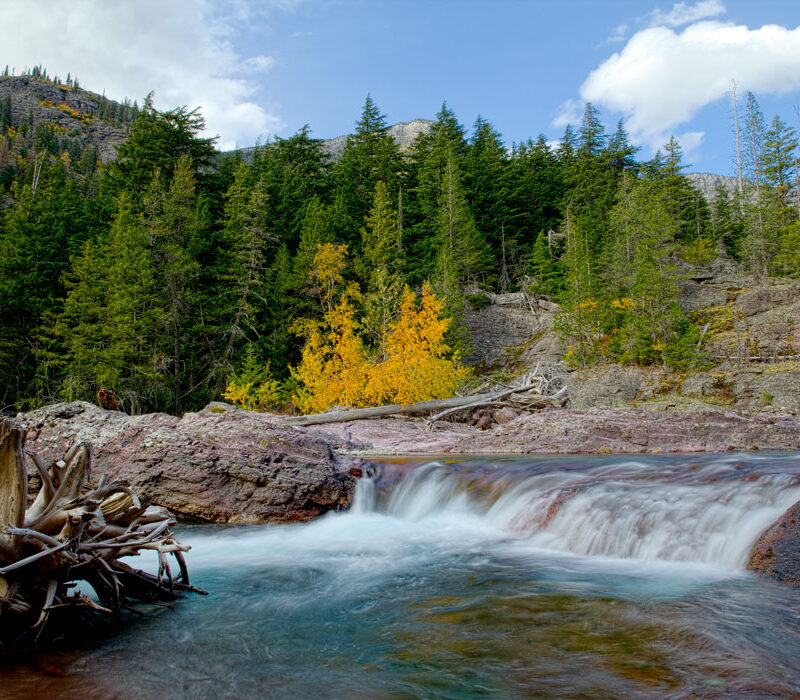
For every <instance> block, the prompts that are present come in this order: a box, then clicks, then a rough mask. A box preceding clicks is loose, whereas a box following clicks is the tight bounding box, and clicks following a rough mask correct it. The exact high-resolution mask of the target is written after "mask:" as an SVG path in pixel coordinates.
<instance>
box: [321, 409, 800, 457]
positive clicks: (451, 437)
mask: <svg viewBox="0 0 800 700" xmlns="http://www.w3.org/2000/svg"><path fill="white" fill-rule="evenodd" d="M308 430H311V429H310V428H309V429H308ZM317 432H319V433H321V434H323V435H326V436H328V437H329V438H330V439H333V440H334V441H336V442H338V443H339V445H340V448H339V449H341V450H343V451H344V452H346V453H348V454H352V455H361V456H373V455H401V454H660V453H694V452H699V453H713V452H729V451H740V450H745V451H746V450H795V449H800V422H798V420H797V418H796V417H795V416H792V415H789V414H787V415H775V414H767V413H763V414H756V415H746V414H742V413H736V412H733V411H723V410H713V409H711V407H698V408H695V409H694V410H687V409H683V410H674V409H670V408H667V409H666V410H663V409H662V410H654V409H650V410H648V409H642V408H594V409H554V410H544V411H539V412H536V413H526V414H522V415H519V416H517V417H516V418H513V419H512V420H511V421H510V422H507V423H504V424H502V425H494V426H493V427H492V428H491V429H489V430H485V431H484V430H479V429H478V428H475V427H471V426H468V425H466V424H464V423H445V422H441V421H440V422H437V423H436V425H435V426H434V428H433V430H430V431H429V430H428V429H427V426H426V423H425V421H424V420H414V419H409V418H384V419H379V420H361V421H350V422H343V423H331V424H327V425H324V426H320V427H319V428H318V429H317Z"/></svg>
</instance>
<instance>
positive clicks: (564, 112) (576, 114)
mask: <svg viewBox="0 0 800 700" xmlns="http://www.w3.org/2000/svg"><path fill="white" fill-rule="evenodd" d="M583 109H584V103H583V102H581V101H580V100H572V99H570V100H565V101H564V102H562V103H561V106H560V107H559V108H558V112H557V113H556V116H555V118H554V119H553V126H555V127H564V126H566V125H567V124H575V123H577V122H579V121H580V120H581V116H582V115H583Z"/></svg>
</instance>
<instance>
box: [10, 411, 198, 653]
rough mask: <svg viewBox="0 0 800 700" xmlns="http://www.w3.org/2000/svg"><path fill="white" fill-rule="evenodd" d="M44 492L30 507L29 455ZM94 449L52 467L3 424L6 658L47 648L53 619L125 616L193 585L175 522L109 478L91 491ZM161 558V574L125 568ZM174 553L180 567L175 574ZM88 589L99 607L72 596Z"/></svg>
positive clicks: (74, 450)
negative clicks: (142, 558) (141, 558)
mask: <svg viewBox="0 0 800 700" xmlns="http://www.w3.org/2000/svg"><path fill="white" fill-rule="evenodd" d="M23 455H27V456H28V457H30V459H31V461H32V464H33V466H34V467H35V469H36V471H37V472H38V474H39V478H40V479H41V488H40V489H39V493H38V495H37V496H36V497H35V499H33V502H32V503H31V504H30V505H29V506H27V507H26V504H27V486H28V478H27V474H26V471H25V463H24V456H23ZM90 474H91V447H90V446H89V445H88V444H86V443H77V444H75V445H73V446H72V447H71V448H70V449H69V451H68V452H67V454H66V455H64V456H63V458H61V459H59V460H56V461H55V462H53V463H52V464H50V465H49V466H47V465H45V464H44V462H43V460H42V459H41V458H40V457H39V456H38V455H37V454H35V453H33V452H25V451H24V437H23V434H22V431H21V430H20V428H19V427H18V426H16V425H15V424H14V423H12V422H11V421H8V420H6V419H5V418H0V652H1V651H3V650H5V649H7V648H9V647H11V646H16V645H17V644H20V643H24V644H32V643H33V644H35V643H37V642H39V641H41V640H42V639H43V638H44V637H43V632H44V630H45V629H46V628H47V627H48V625H49V623H50V619H51V616H52V615H53V614H55V615H61V616H62V618H63V617H64V615H65V614H66V613H67V612H69V611H72V612H74V611H77V610H81V611H86V610H89V611H93V612H102V613H112V612H119V611H120V610H121V609H123V608H125V607H128V606H129V605H131V604H132V603H134V602H136V601H141V600H151V601H154V600H155V601H158V600H161V601H164V600H174V599H175V598H176V597H178V596H180V595H181V592H183V591H189V590H192V591H196V592H199V593H202V591H200V590H199V589H196V588H193V587H192V586H191V585H190V584H189V575H188V572H187V569H186V563H185V561H184V559H183V552H185V551H187V550H188V549H189V547H188V546H187V545H182V544H180V543H179V542H178V541H177V540H175V538H174V536H173V535H172V532H171V530H170V528H171V526H172V525H173V524H174V523H175V521H174V520H173V519H172V518H171V516H170V514H169V513H168V512H167V511H165V510H164V509H161V508H153V507H150V508H148V507H146V505H144V504H142V503H141V502H140V500H139V498H138V497H137V495H136V493H134V491H133V490H132V489H131V488H130V486H129V485H128V484H127V482H124V481H109V480H107V479H105V478H104V479H102V480H101V481H100V483H99V484H98V485H97V486H96V487H94V488H91V487H90V486H89V477H90ZM148 549H150V550H154V551H155V552H157V556H158V562H159V571H158V575H153V574H149V573H146V572H144V571H138V570H136V569H133V568H131V567H130V566H129V565H128V564H126V563H124V562H122V561H119V559H120V558H121V557H126V556H133V555H136V554H139V553H140V552H141V551H142V550H148ZM167 555H171V556H172V557H173V558H174V560H175V562H176V563H177V565H178V574H177V576H173V573H172V569H171V567H170V564H169V561H168V558H167ZM78 581H85V582H86V583H88V584H89V585H90V586H91V587H92V588H93V589H94V591H95V593H96V594H97V601H98V602H95V601H93V600H91V599H90V598H88V597H86V596H85V595H82V594H81V593H79V592H77V591H76V590H73V589H74V585H75V583H76V582H78Z"/></svg>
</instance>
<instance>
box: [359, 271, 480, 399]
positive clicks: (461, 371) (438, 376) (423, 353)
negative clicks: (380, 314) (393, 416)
mask: <svg viewBox="0 0 800 700" xmlns="http://www.w3.org/2000/svg"><path fill="white" fill-rule="evenodd" d="M443 307H444V302H443V301H442V300H440V299H438V298H437V297H436V296H435V295H434V294H433V293H432V291H431V288H430V286H429V285H427V284H426V285H425V286H424V287H423V288H422V293H421V295H420V298H419V300H417V296H416V295H415V294H414V293H413V292H412V291H411V290H410V289H409V288H408V287H407V286H406V288H405V289H404V291H403V301H402V304H401V306H400V314H399V316H398V319H397V321H396V322H395V323H394V324H393V325H392V327H391V330H390V332H389V335H388V336H387V339H386V359H385V360H384V361H383V362H381V363H380V364H378V365H376V366H374V367H373V368H372V371H371V373H370V380H369V383H368V385H367V398H368V400H369V402H370V403H383V402H387V401H388V402H394V403H400V404H403V405H408V404H412V403H416V402H417V401H428V400H433V399H441V398H445V397H447V396H452V395H453V393H454V392H455V390H456V388H458V386H459V384H460V383H462V382H463V381H464V378H465V377H466V375H467V372H468V370H467V368H465V367H463V366H462V365H461V363H460V361H459V358H458V354H457V353H456V354H455V355H454V356H452V357H448V353H449V352H450V347H449V346H448V345H447V343H446V342H445V334H446V332H447V329H448V327H449V325H450V323H451V320H450V319H449V318H446V317H445V318H443V317H442V309H443Z"/></svg>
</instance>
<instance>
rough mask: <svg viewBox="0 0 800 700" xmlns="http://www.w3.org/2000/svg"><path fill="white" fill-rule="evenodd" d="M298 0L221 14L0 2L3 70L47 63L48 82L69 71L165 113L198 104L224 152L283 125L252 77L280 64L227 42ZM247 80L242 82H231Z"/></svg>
mask: <svg viewBox="0 0 800 700" xmlns="http://www.w3.org/2000/svg"><path fill="white" fill-rule="evenodd" d="M297 1H298V0H270V1H269V2H251V1H247V0H236V1H235V2H232V3H230V4H229V5H227V6H226V10H227V11H228V13H227V15H221V14H219V12H218V9H217V7H215V6H214V4H213V3H211V2H210V0H181V2H175V1H171V2H165V1H164V0H136V2H108V1H107V0H71V1H70V2H68V3H66V2H62V1H61V0H38V1H37V2H35V3H28V2H0V26H2V27H13V31H12V30H9V31H6V32H4V37H3V57H2V58H3V63H4V64H5V63H9V64H10V65H12V66H15V67H16V69H17V72H18V73H19V72H20V71H21V70H22V69H23V68H24V67H26V66H33V65H36V64H41V65H43V66H44V67H45V68H47V70H48V73H49V74H50V75H55V74H58V75H60V76H61V77H62V78H63V77H65V76H66V74H67V73H68V72H69V73H71V74H72V75H73V76H77V77H78V78H79V79H80V82H81V85H82V86H84V87H86V88H88V89H90V90H95V91H97V92H103V90H105V93H106V95H108V96H109V97H113V98H116V99H121V98H123V97H125V96H129V97H131V99H133V98H138V99H139V100H140V101H141V99H142V98H143V97H144V96H145V95H146V94H147V93H148V92H150V91H151V90H154V91H155V104H156V106H157V107H158V108H159V109H171V108H173V107H176V106H179V105H184V104H185V105H187V106H188V107H189V108H194V107H197V106H199V107H200V108H201V111H202V113H203V116H204V117H205V119H206V123H207V125H208V128H207V130H206V135H209V136H215V135H217V134H219V135H220V137H221V138H220V140H219V141H218V144H217V145H218V146H219V147H220V148H222V149H227V148H232V147H233V146H234V145H236V144H237V143H238V144H241V145H250V144H252V143H255V141H256V140H257V139H258V138H259V137H261V138H263V137H265V136H267V135H270V134H274V133H275V132H276V131H277V130H279V129H280V128H281V127H282V126H283V124H282V122H281V120H280V118H279V117H278V116H277V115H276V114H274V113H271V112H269V111H267V110H266V109H264V107H262V106H260V105H258V104H256V103H255V102H254V101H253V96H254V92H255V86H254V84H253V82H252V81H251V80H250V79H249V78H248V77H247V76H248V75H249V74H252V73H253V72H254V71H258V72H264V71H265V70H268V69H269V68H270V67H272V65H273V64H274V60H273V59H272V58H270V57H269V56H254V57H251V58H246V57H242V56H240V55H239V54H238V53H237V52H236V50H235V49H234V48H233V46H232V44H231V42H230V38H231V37H232V36H234V35H235V30H236V26H235V23H236V22H238V21H241V20H242V19H245V20H252V18H253V17H255V16H258V17H262V18H263V17H264V16H265V12H267V11H268V10H269V9H275V8H277V9H291V8H292V7H293V6H294V5H295V4H297ZM231 76H244V77H231Z"/></svg>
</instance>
